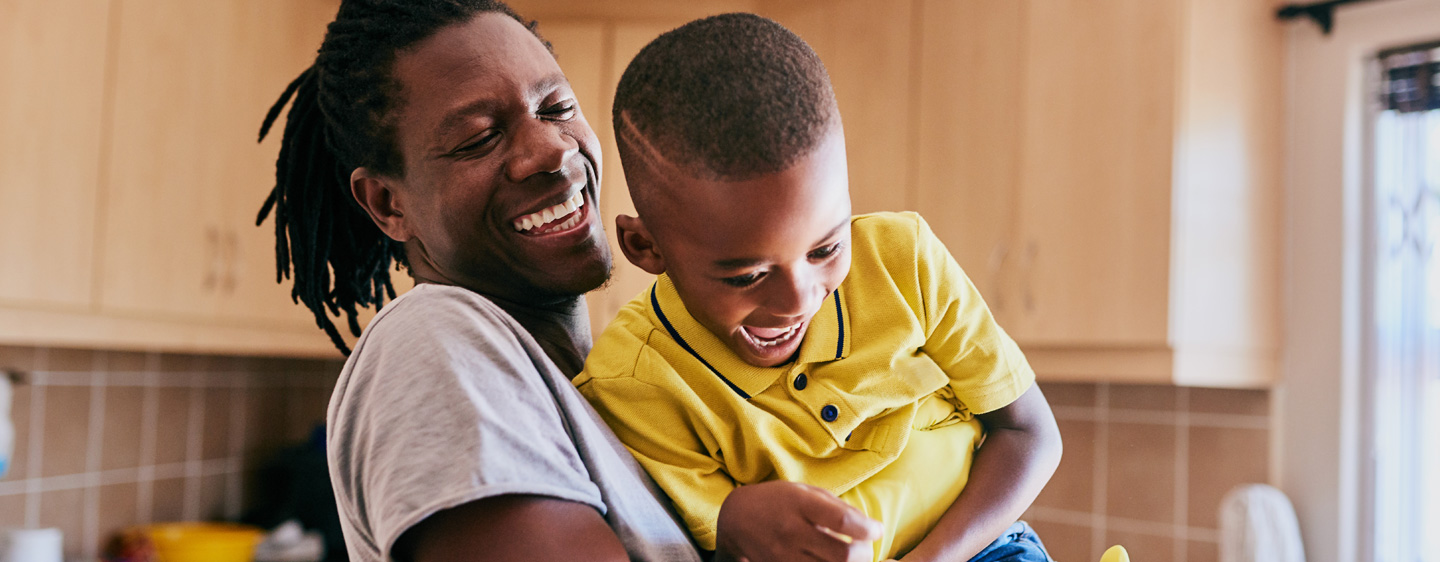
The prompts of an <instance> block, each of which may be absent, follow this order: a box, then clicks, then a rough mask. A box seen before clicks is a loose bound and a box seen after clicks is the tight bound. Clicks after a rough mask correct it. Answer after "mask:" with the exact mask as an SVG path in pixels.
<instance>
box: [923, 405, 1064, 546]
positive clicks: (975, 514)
mask: <svg viewBox="0 0 1440 562" xmlns="http://www.w3.org/2000/svg"><path fill="white" fill-rule="evenodd" d="M976 417H977V418H979V419H980V422H981V423H982V424H984V426H985V432H986V435H985V442H984V444H983V445H981V446H980V449H979V450H978V451H976V453H975V460H974V461H973V462H972V463H971V465H970V480H969V482H968V483H966V484H965V490H964V491H962V492H961V493H960V497H959V498H956V500H955V503H954V504H951V505H950V509H949V510H947V511H946V512H945V515H943V516H941V517H940V521H939V523H937V524H936V525H935V529H934V530H932V531H930V534H929V535H927V536H926V537H925V538H924V539H923V540H921V541H920V544H919V545H917V546H916V547H915V549H914V550H911V551H910V553H909V554H906V555H905V560H906V562H911V561H917V562H928V561H937V562H938V561H952V560H953V561H960V560H969V559H970V558H971V557H973V556H975V555H976V554H978V553H979V552H980V551H981V550H982V549H984V548H985V547H986V546H987V545H989V544H990V543H991V542H992V541H994V540H995V538H996V537H999V536H1000V534H1001V533H1003V532H1005V529H1006V528H1008V527H1009V526H1010V525H1011V524H1012V523H1014V522H1015V521H1016V520H1017V519H1019V518H1020V515H1021V514H1023V513H1025V510H1026V509H1027V508H1029V507H1030V503H1031V502H1033V501H1035V497H1036V496H1038V495H1040V490H1041V489H1042V488H1044V487H1045V483H1046V482H1048V481H1049V480H1050V476H1051V475H1052V474H1054V473H1055V468H1056V467H1057V466H1058V465H1059V464H1060V454H1061V445H1060V429H1059V428H1058V427H1056V425H1055V416H1054V414H1052V413H1051V412H1050V404H1049V403H1048V402H1046V401H1045V395H1044V394H1042V393H1041V392H1040V387H1039V386H1036V385H1031V386H1030V389H1029V390H1027V391H1025V393H1024V394H1021V395H1020V397H1019V398H1017V399H1016V400H1015V401H1014V402H1011V403H1010V405H1008V406H1005V407H1003V408H1000V409H998V410H995V411H993V412H990V413H986V414H980V415H978V416H976Z"/></svg>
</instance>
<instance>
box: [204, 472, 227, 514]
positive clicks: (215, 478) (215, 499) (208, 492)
mask: <svg viewBox="0 0 1440 562" xmlns="http://www.w3.org/2000/svg"><path fill="white" fill-rule="evenodd" d="M224 516H225V475H224V474H212V475H210V476H204V477H201V478H200V519H201V520H203V521H215V520H219V519H221V518H223V517H224Z"/></svg>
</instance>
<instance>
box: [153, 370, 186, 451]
mask: <svg viewBox="0 0 1440 562" xmlns="http://www.w3.org/2000/svg"><path fill="white" fill-rule="evenodd" d="M159 402H160V417H159V423H157V424H156V432H157V435H156V439H155V464H170V463H177V462H184V461H185V458H186V457H185V454H186V450H185V447H186V445H187V444H188V437H189V432H190V389H188V388H161V389H159Z"/></svg>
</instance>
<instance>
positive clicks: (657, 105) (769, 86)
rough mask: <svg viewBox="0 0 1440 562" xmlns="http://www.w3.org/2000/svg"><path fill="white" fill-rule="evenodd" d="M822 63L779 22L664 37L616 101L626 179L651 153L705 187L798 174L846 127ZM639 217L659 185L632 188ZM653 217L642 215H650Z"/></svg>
mask: <svg viewBox="0 0 1440 562" xmlns="http://www.w3.org/2000/svg"><path fill="white" fill-rule="evenodd" d="M838 115H839V113H838V109H837V106H836V103H835V93H834V90H833V89H832V88H831V86H830V76H829V74H828V73H826V71H825V65H824V63H822V62H820V57H819V56H817V55H816V54H815V51H813V50H811V49H810V46H809V45H807V44H806V43H805V41H804V40H803V39H801V38H800V37H799V36H797V35H795V34H794V33H792V32H791V31H790V30H788V29H785V27H784V26H782V25H780V24H778V23H775V22H774V21H771V20H768V19H765V18H763V17H760V16H757V15H754V14H745V13H732V14H721V15H718V16H712V17H708V18H705V19H701V20H696V21H693V22H690V23H687V24H685V25H683V26H680V27H678V28H676V29H674V30H671V31H668V32H666V33H665V34H663V35H661V36H660V37H657V38H656V39H655V40H654V41H651V42H650V44H649V45H646V46H645V48H644V49H641V51H640V54H638V55H636V56H635V59H634V60H632V61H630V65H629V66H628V67H626V68H625V73H624V74H623V75H621V77H620V84H619V85H618V86H617V88H616V91H615V104H614V108H613V119H614V123H615V132H616V134H615V137H616V143H617V144H618V146H619V149H620V159H621V161H622V162H623V164H624V167H625V170H626V174H627V175H629V174H631V173H632V172H637V171H640V170H642V169H645V168H647V167H648V160H649V158H650V156H651V155H650V154H648V153H647V151H646V150H644V149H643V148H642V147H645V146H648V147H650V148H651V149H653V150H654V152H656V153H658V155H659V156H662V157H663V158H664V159H665V160H667V161H668V162H670V163H672V164H674V165H676V166H678V167H680V168H681V169H682V170H684V171H685V172H686V173H688V174H690V175H691V176H693V177H696V178H703V179H709V180H719V181H744V180H747V179H750V178H754V177H757V176H760V175H763V174H769V173H775V172H779V171H782V170H785V169H788V168H789V167H791V166H792V165H794V163H795V162H796V161H798V160H799V159H800V158H802V157H804V156H806V155H808V154H809V153H810V152H811V151H813V150H814V149H815V148H816V147H817V146H819V144H820V141H821V140H822V139H823V138H824V136H825V134H826V133H827V132H828V131H829V130H830V128H831V126H832V125H833V124H835V123H838V122H839V118H838ZM627 183H628V184H629V186H630V191H631V195H632V197H633V199H634V200H635V204H636V206H637V208H639V207H642V206H646V201H647V200H648V199H650V196H649V195H650V194H648V193H646V192H645V190H646V189H648V188H647V187H646V186H647V185H648V184H650V183H651V182H645V181H628V182H627ZM644 213H645V211H644V210H643V209H642V210H641V214H642V216H643V215H644Z"/></svg>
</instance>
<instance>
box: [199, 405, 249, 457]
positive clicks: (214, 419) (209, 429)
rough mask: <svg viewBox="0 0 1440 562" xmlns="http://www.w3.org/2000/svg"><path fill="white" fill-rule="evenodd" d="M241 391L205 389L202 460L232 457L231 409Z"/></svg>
mask: <svg viewBox="0 0 1440 562" xmlns="http://www.w3.org/2000/svg"><path fill="white" fill-rule="evenodd" d="M237 396H242V394H241V393H240V390H239V389H234V388H207V389H205V422H204V424H205V425H204V427H203V428H202V429H203V431H204V438H203V439H202V441H201V446H200V458H201V459H204V460H210V459H223V458H226V457H229V456H230V409H231V408H232V407H234V406H233V404H234V402H235V398H236V397H237Z"/></svg>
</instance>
